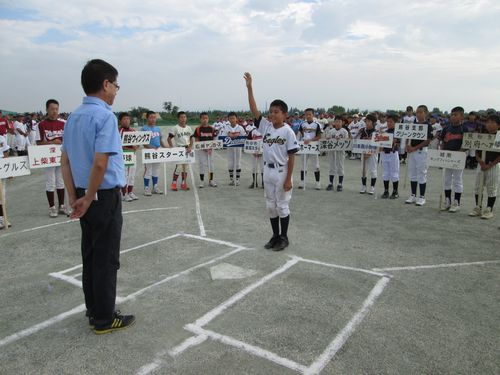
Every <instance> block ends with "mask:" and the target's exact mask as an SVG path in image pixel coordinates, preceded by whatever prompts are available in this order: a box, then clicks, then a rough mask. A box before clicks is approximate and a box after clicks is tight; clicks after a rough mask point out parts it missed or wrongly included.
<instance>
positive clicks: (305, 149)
mask: <svg viewBox="0 0 500 375" xmlns="http://www.w3.org/2000/svg"><path fill="white" fill-rule="evenodd" d="M297 144H298V145H299V151H298V152H297V154H298V155H301V154H308V155H319V142H317V141H314V142H309V143H308V144H307V145H306V144H305V143H304V141H297Z"/></svg>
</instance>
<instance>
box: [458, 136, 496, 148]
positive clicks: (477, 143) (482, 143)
mask: <svg viewBox="0 0 500 375" xmlns="http://www.w3.org/2000/svg"><path fill="white" fill-rule="evenodd" d="M495 143H496V139H495V134H481V133H464V138H463V139H462V148H463V149H465V150H480V151H500V147H498V146H496V145H495ZM499 146H500V145H499Z"/></svg>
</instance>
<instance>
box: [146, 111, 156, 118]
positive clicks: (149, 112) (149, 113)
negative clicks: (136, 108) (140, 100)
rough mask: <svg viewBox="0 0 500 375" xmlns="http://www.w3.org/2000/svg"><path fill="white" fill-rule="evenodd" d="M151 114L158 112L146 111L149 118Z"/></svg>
mask: <svg viewBox="0 0 500 375" xmlns="http://www.w3.org/2000/svg"><path fill="white" fill-rule="evenodd" d="M151 115H156V112H153V111H147V112H146V118H148V117H149V116H151Z"/></svg>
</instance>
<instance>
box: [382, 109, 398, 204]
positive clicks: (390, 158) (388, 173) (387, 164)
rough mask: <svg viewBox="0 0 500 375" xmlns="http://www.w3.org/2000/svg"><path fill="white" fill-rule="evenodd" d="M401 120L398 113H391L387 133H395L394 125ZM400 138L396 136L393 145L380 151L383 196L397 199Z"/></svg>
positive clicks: (388, 117)
mask: <svg viewBox="0 0 500 375" xmlns="http://www.w3.org/2000/svg"><path fill="white" fill-rule="evenodd" d="M398 121H399V117H398V116H397V115H393V114H389V115H388V116H387V130H386V131H385V132H386V133H390V134H394V126H395V125H396V122H398ZM398 150H399V140H398V139H397V138H394V141H393V143H392V147H384V149H383V150H382V152H381V153H380V158H381V161H382V169H383V174H382V178H383V180H384V194H382V198H383V199H386V198H390V199H396V198H399V194H398V185H399V152H398ZM390 181H392V194H391V195H390V196H389V182H390Z"/></svg>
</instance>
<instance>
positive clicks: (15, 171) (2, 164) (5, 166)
mask: <svg viewBox="0 0 500 375" xmlns="http://www.w3.org/2000/svg"><path fill="white" fill-rule="evenodd" d="M29 174H31V171H30V168H29V160H28V157H27V156H15V157H11V158H2V159H0V178H9V177H19V176H27V175H29Z"/></svg>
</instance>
